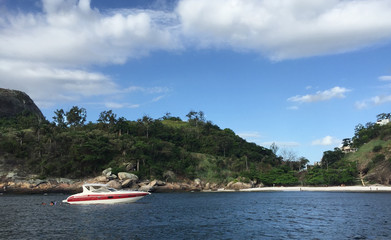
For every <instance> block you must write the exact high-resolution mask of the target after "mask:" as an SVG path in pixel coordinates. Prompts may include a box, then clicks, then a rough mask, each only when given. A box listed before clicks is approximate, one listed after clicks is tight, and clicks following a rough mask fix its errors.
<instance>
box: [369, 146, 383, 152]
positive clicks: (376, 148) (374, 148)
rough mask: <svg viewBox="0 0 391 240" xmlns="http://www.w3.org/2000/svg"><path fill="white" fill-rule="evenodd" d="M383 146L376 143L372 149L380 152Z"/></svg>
mask: <svg viewBox="0 0 391 240" xmlns="http://www.w3.org/2000/svg"><path fill="white" fill-rule="evenodd" d="M382 148H383V147H382V146H381V145H376V146H374V147H373V149H372V151H373V152H380V150H382Z"/></svg>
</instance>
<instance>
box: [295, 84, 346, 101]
mask: <svg viewBox="0 0 391 240" xmlns="http://www.w3.org/2000/svg"><path fill="white" fill-rule="evenodd" d="M349 91H350V90H349V89H346V88H342V87H338V86H337V87H333V88H331V89H328V90H325V91H318V92H316V93H315V94H312V95H311V94H308V95H303V96H300V95H297V96H294V97H290V98H288V101H290V102H299V103H309V102H319V101H327V100H330V99H333V98H344V97H345V93H347V92H349Z"/></svg>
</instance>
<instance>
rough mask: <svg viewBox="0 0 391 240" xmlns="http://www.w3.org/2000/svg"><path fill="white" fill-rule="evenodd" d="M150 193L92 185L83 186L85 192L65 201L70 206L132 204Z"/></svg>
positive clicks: (104, 185)
mask: <svg viewBox="0 0 391 240" xmlns="http://www.w3.org/2000/svg"><path fill="white" fill-rule="evenodd" d="M149 194H151V193H149V192H141V191H123V190H116V189H114V188H111V187H109V186H107V185H106V184H98V183H90V184H84V185H83V192H81V193H78V194H74V195H71V196H69V197H68V198H67V199H65V200H63V202H64V203H69V204H113V203H132V202H135V201H137V200H139V199H141V198H143V197H144V196H146V195H149Z"/></svg>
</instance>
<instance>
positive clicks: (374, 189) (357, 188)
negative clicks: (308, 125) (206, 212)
mask: <svg viewBox="0 0 391 240" xmlns="http://www.w3.org/2000/svg"><path fill="white" fill-rule="evenodd" d="M223 191H224V190H223ZM239 192H374V193H375V192H390V193H391V186H383V185H372V186H329V187H307V186H303V187H300V186H299V187H261V188H247V189H240V190H239Z"/></svg>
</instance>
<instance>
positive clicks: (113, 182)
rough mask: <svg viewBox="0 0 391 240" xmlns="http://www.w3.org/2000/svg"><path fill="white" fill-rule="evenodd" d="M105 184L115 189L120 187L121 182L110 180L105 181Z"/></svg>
mask: <svg viewBox="0 0 391 240" xmlns="http://www.w3.org/2000/svg"><path fill="white" fill-rule="evenodd" d="M107 186H109V187H112V188H115V189H121V187H122V186H121V184H120V183H119V182H117V181H116V180H111V181H109V182H108V183H107Z"/></svg>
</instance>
